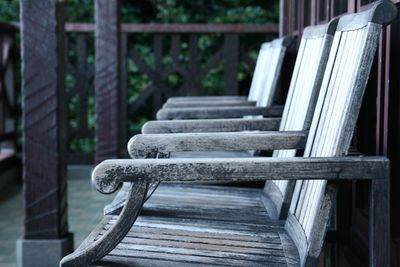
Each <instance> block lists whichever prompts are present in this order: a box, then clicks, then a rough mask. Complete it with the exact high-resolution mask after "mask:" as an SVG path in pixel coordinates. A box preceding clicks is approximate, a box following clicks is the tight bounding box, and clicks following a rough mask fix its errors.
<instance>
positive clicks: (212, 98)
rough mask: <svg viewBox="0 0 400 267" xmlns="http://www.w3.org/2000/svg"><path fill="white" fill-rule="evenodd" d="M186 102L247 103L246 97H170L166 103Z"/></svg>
mask: <svg viewBox="0 0 400 267" xmlns="http://www.w3.org/2000/svg"><path fill="white" fill-rule="evenodd" d="M186 101H200V102H203V101H247V96H235V95H233V96H172V97H170V98H168V100H167V101H166V103H179V102H186Z"/></svg>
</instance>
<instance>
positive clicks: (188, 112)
mask: <svg viewBox="0 0 400 267" xmlns="http://www.w3.org/2000/svg"><path fill="white" fill-rule="evenodd" d="M282 110H283V107H282V106H269V107H214V108H210V107H208V108H205V107H200V108H168V109H160V110H159V111H158V112H157V119H158V120H171V119H213V118H215V119H216V118H240V117H243V116H257V115H259V116H264V117H279V116H282Z"/></svg>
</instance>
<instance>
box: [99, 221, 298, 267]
mask: <svg viewBox="0 0 400 267" xmlns="http://www.w3.org/2000/svg"><path fill="white" fill-rule="evenodd" d="M112 224H113V221H111V222H110V224H109V225H106V226H105V227H104V228H105V229H107V228H108V227H110V226H111V225H112ZM131 231H132V232H131V233H129V234H128V235H127V236H126V238H125V239H124V240H123V241H122V242H121V243H120V244H119V246H117V247H116V249H115V250H113V251H112V252H111V253H110V254H109V255H107V256H106V257H105V258H104V259H102V260H101V261H100V262H98V263H96V266H115V265H113V264H117V265H118V264H121V265H122V266H133V265H143V266H210V265H223V266H224V265H225V266H249V267H250V266H251V267H253V266H266V265H267V266H298V262H299V259H298V256H297V255H296V250H295V248H294V247H293V243H291V242H290V238H289V237H288V236H287V234H286V233H285V232H284V231H282V227H281V228H279V227H276V228H268V227H264V225H263V224H251V225H247V226H246V225H243V226H241V225H240V224H237V223H227V222H223V221H217V220H187V219H186V220H180V219H176V218H159V217H147V216H143V217H140V219H139V220H138V221H137V223H136V224H135V225H134V227H133V228H132V230H131ZM121 256H123V258H122V257H121Z"/></svg>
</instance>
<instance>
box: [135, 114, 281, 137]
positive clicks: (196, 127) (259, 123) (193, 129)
mask: <svg viewBox="0 0 400 267" xmlns="http://www.w3.org/2000/svg"><path fill="white" fill-rule="evenodd" d="M280 121H281V119H280V118H263V119H202V120H200V119H199V120H172V121H149V122H147V123H145V125H143V127H142V133H144V134H151V133H154V134H155V133H185V132H188V133H201V132H239V131H274V130H278V128H279V123H280Z"/></svg>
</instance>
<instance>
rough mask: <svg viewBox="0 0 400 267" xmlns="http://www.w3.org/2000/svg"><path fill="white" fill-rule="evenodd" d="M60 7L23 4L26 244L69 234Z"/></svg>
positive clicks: (40, 1) (45, 0) (59, 4)
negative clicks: (31, 240) (33, 240)
mask: <svg viewBox="0 0 400 267" xmlns="http://www.w3.org/2000/svg"><path fill="white" fill-rule="evenodd" d="M62 5H63V2H62V1H56V0H51V1H49V0H37V1H21V24H22V62H23V64H22V87H23V94H22V95H23V100H22V101H23V121H24V124H23V139H24V144H23V166H24V202H25V220H24V238H25V239H60V238H63V237H65V236H66V235H67V234H68V220H67V210H66V206H67V200H66V197H67V195H66V165H65V155H66V153H65V152H66V150H65V148H66V143H65V136H64V134H65V129H64V128H65V126H66V124H67V123H66V121H65V97H64V80H65V69H64V66H65V64H64V63H65V62H64V60H65V57H64V47H63V46H64V30H63V29H64V27H63V25H64V21H63V15H62Z"/></svg>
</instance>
